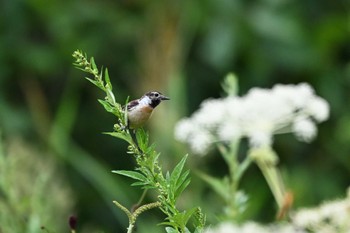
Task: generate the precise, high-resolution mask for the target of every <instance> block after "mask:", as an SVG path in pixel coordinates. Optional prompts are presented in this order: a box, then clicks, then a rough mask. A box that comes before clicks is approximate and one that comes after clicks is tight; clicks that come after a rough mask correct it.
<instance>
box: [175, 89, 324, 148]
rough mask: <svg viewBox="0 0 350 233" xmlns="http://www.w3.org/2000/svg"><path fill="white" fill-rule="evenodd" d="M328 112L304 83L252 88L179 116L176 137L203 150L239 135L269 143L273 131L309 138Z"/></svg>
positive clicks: (257, 144) (252, 141)
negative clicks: (183, 117) (187, 114)
mask: <svg viewBox="0 0 350 233" xmlns="http://www.w3.org/2000/svg"><path fill="white" fill-rule="evenodd" d="M328 116H329V105H328V103H327V101H325V100H324V99H322V98H321V97H318V96H316V95H315V93H314V89H313V88H312V87H311V86H310V85H309V84H307V83H301V84H298V85H281V84H278V85H275V86H274V87H273V88H272V89H262V88H252V89H251V90H250V91H249V92H248V93H247V94H246V95H245V96H242V97H238V96H235V97H233V96H229V97H226V98H220V99H208V100H205V101H204V102H203V103H202V104H201V106H200V109H199V110H198V111H196V112H195V113H194V114H193V115H192V116H191V117H190V118H185V119H182V120H180V121H179V122H178V123H177V125H176V128H175V137H176V139H178V140H179V141H182V142H187V143H188V144H189V145H190V147H191V149H192V150H193V152H195V153H197V154H205V153H206V152H207V151H208V149H209V147H210V144H211V143H213V142H218V141H221V142H232V141H234V140H237V139H240V138H242V137H247V138H248V139H249V142H250V145H251V146H252V147H262V146H266V145H268V146H270V145H271V144H272V140H273V135H274V134H279V133H290V132H293V133H294V134H295V135H296V137H297V138H298V139H300V140H302V141H305V142H309V141H311V140H312V139H313V138H314V137H315V136H316V134H317V127H316V123H318V122H322V121H325V120H326V119H327V118H328Z"/></svg>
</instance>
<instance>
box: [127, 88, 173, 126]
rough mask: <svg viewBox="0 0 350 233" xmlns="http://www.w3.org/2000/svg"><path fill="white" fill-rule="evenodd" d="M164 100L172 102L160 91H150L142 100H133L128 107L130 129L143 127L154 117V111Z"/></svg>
mask: <svg viewBox="0 0 350 233" xmlns="http://www.w3.org/2000/svg"><path fill="white" fill-rule="evenodd" d="M163 100H170V98H169V97H166V96H164V95H162V94H161V93H160V92H158V91H150V92H147V93H146V94H144V95H143V96H142V97H141V98H140V99H136V100H132V101H130V102H129V103H128V104H127V105H126V109H127V111H128V127H129V128H130V129H137V128H139V127H142V126H143V125H144V124H145V123H146V121H147V120H148V119H149V118H150V116H151V115H152V112H153V110H154V109H155V108H156V107H157V106H158V105H159V104H160V102H162V101H163Z"/></svg>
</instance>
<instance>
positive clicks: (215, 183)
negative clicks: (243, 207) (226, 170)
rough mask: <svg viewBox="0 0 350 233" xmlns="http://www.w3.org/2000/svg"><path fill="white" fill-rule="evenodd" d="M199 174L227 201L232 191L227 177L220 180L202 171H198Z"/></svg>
mask: <svg viewBox="0 0 350 233" xmlns="http://www.w3.org/2000/svg"><path fill="white" fill-rule="evenodd" d="M198 176H199V177H200V178H202V179H203V180H204V181H206V182H207V183H208V184H209V185H210V186H211V188H212V189H213V190H214V191H215V192H216V193H217V194H219V195H220V196H221V197H222V198H223V199H224V200H226V201H227V200H228V199H229V198H230V193H229V190H228V189H229V184H228V180H227V178H226V179H225V178H224V179H222V180H220V179H217V178H215V177H212V176H209V175H207V174H204V173H201V172H198Z"/></svg>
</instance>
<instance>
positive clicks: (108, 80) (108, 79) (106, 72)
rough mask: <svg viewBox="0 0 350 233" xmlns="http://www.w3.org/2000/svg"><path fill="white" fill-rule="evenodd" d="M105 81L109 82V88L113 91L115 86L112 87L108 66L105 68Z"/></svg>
mask: <svg viewBox="0 0 350 233" xmlns="http://www.w3.org/2000/svg"><path fill="white" fill-rule="evenodd" d="M105 81H106V84H107V86H108V88H109V89H110V90H111V91H112V90H113V87H112V84H111V80H110V78H109V74H108V69H107V68H106V69H105Z"/></svg>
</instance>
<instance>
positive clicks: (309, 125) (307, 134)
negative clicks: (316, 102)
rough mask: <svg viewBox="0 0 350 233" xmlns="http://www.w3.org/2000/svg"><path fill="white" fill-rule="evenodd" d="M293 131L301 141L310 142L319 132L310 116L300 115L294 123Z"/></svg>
mask: <svg viewBox="0 0 350 233" xmlns="http://www.w3.org/2000/svg"><path fill="white" fill-rule="evenodd" d="M293 132H294V133H295V135H296V136H297V138H298V139H300V140H301V141H304V142H310V141H311V140H312V139H314V137H315V136H316V134H317V127H316V125H315V123H314V122H313V121H312V120H311V119H310V118H304V117H299V118H297V119H295V121H294V123H293Z"/></svg>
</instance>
